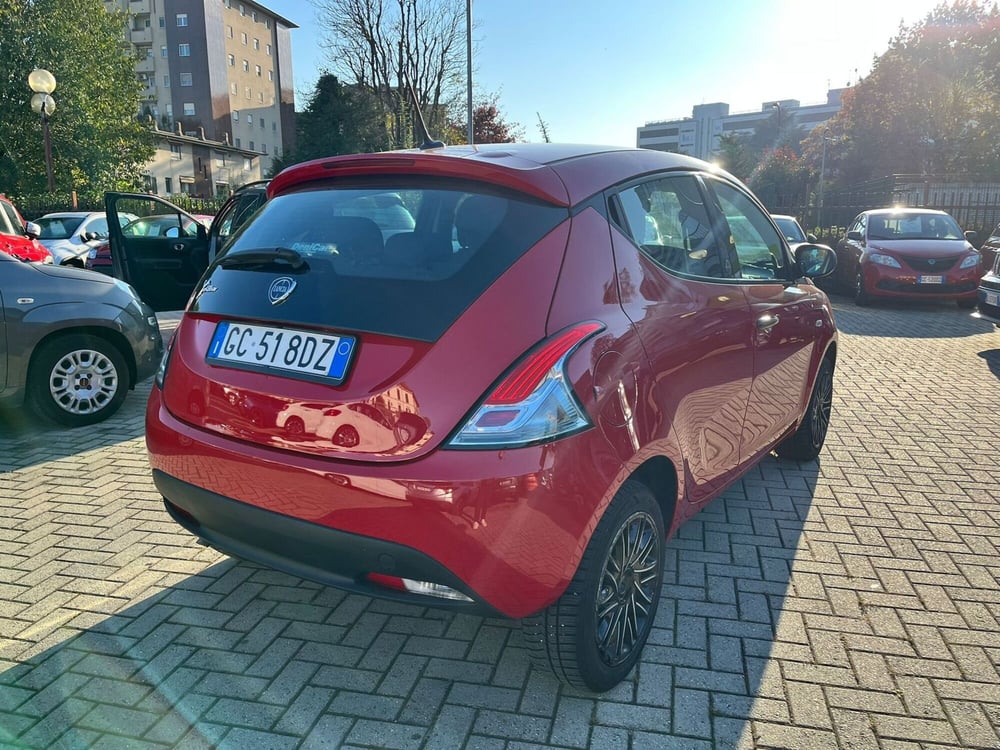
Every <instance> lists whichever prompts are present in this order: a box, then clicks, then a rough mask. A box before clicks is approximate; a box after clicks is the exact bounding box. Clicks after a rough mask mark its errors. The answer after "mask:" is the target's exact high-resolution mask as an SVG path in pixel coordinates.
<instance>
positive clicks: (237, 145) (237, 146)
mask: <svg viewBox="0 0 1000 750" xmlns="http://www.w3.org/2000/svg"><path fill="white" fill-rule="evenodd" d="M239 147H240V139H239V138H237V139H236V148H239Z"/></svg>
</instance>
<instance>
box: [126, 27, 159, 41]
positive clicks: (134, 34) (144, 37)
mask: <svg viewBox="0 0 1000 750" xmlns="http://www.w3.org/2000/svg"><path fill="white" fill-rule="evenodd" d="M128 38H129V40H130V41H131V42H132V44H152V43H153V30H152V29H132V31H131V32H130V33H129V37H128Z"/></svg>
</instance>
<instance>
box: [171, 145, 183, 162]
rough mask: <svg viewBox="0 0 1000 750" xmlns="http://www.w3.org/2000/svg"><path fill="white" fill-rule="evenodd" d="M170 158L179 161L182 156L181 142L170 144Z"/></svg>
mask: <svg viewBox="0 0 1000 750" xmlns="http://www.w3.org/2000/svg"><path fill="white" fill-rule="evenodd" d="M170 158H171V159H173V160H174V161H178V160H180V158H181V146H180V144H179V143H171V144H170Z"/></svg>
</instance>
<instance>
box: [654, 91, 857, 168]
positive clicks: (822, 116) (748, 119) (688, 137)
mask: <svg viewBox="0 0 1000 750" xmlns="http://www.w3.org/2000/svg"><path fill="white" fill-rule="evenodd" d="M845 90H846V89H842V88H840V89H830V90H829V91H828V92H827V95H826V102H823V103H820V104H806V105H803V104H802V103H801V102H800V101H799V100H798V99H779V100H774V101H769V102H763V103H762V104H761V106H760V110H759V111H756V110H755V111H753V112H739V113H734V114H730V113H729V105H728V104H726V103H725V102H715V103H712V104H696V105H695V106H694V107H693V108H692V112H691V117H684V118H681V119H679V120H657V121H654V122H647V123H646V124H645V125H643V126H641V127H639V128H637V129H636V145H637V146H638V147H639V148H649V149H654V150H656V151H674V152H677V153H681V154H687V155H688V156H694V157H697V158H699V159H705V160H711V159H712V157H713V156H715V155H716V154H717V153H718V151H719V138H721V137H722V136H723V135H724V134H727V133H733V134H737V135H753V134H754V133H755V132H756V131H757V128H758V127H760V126H761V125H763V124H764V123H765V122H768V121H769V120H771V118H773V117H777V118H779V119H780V121H781V122H780V123H779V124H780V127H782V128H783V129H784V128H785V127H787V126H788V125H791V124H794V125H796V126H798V127H800V128H801V129H802V130H803V134H805V133H808V132H809V131H810V130H812V129H813V128H815V127H816V126H817V125H819V124H821V123H824V122H826V121H827V120H829V119H830V118H832V117H833V116H834V115H835V114H837V112H839V111H840V98H841V95H842V94H843V93H844V91H845Z"/></svg>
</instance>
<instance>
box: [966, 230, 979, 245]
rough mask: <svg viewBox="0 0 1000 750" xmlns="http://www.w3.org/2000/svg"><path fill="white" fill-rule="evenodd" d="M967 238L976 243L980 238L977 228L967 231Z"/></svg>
mask: <svg viewBox="0 0 1000 750" xmlns="http://www.w3.org/2000/svg"><path fill="white" fill-rule="evenodd" d="M965 239H967V240H968V241H969V242H972V243H975V241H976V240H977V239H979V234H978V233H977V232H976V230H974V229H969V230H967V231H966V232H965Z"/></svg>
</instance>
